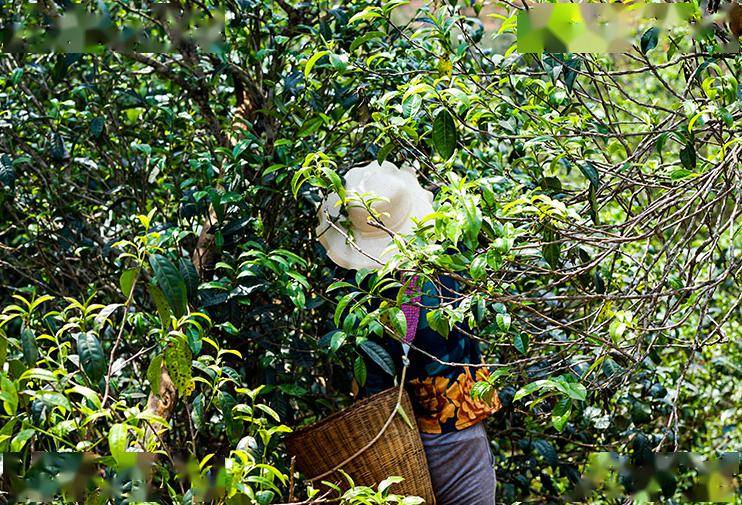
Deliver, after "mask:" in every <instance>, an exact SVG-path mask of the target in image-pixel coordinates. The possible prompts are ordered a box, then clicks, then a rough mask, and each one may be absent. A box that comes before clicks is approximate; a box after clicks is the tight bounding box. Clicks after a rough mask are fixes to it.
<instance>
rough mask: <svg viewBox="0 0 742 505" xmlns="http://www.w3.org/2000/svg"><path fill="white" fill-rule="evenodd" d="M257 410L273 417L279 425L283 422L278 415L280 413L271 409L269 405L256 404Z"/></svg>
mask: <svg viewBox="0 0 742 505" xmlns="http://www.w3.org/2000/svg"><path fill="white" fill-rule="evenodd" d="M255 408H256V409H258V410H262V411H263V412H265V413H266V414H268V415H269V416H271V417H272V418H273V420H274V421H276V422H277V423H280V422H281V417H280V416H279V415H278V413H277V412H276V411H275V410H273V409H272V408H270V407H269V406H268V405H266V404H264V403H257V404H255Z"/></svg>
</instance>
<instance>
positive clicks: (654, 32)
mask: <svg viewBox="0 0 742 505" xmlns="http://www.w3.org/2000/svg"><path fill="white" fill-rule="evenodd" d="M659 34H660V29H659V28H657V27H652V28H650V29H649V30H647V31H646V32H644V35H642V38H641V41H640V44H641V50H642V53H644V54H647V52H648V51H651V50H652V49H654V48H655V47H657V41H658V39H659Z"/></svg>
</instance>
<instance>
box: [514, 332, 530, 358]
mask: <svg viewBox="0 0 742 505" xmlns="http://www.w3.org/2000/svg"><path fill="white" fill-rule="evenodd" d="M528 340H529V338H528V334H526V333H516V334H515V336H514V337H513V347H515V348H516V349H517V350H518V352H519V353H521V354H525V353H527V352H528Z"/></svg>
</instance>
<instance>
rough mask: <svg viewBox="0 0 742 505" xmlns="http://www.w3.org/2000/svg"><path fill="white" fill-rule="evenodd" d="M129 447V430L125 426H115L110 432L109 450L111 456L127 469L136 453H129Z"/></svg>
mask: <svg viewBox="0 0 742 505" xmlns="http://www.w3.org/2000/svg"><path fill="white" fill-rule="evenodd" d="M128 446H129V428H128V427H127V426H126V425H125V424H114V425H113V426H111V429H110V430H108V448H109V450H110V451H111V456H113V459H114V460H116V463H117V464H118V465H119V466H123V467H127V466H129V464H130V463H131V456H134V457H136V453H133V452H132V453H127V452H126V449H127V448H128Z"/></svg>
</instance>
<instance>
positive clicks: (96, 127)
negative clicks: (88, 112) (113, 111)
mask: <svg viewBox="0 0 742 505" xmlns="http://www.w3.org/2000/svg"><path fill="white" fill-rule="evenodd" d="M105 126H106V120H105V119H104V118H102V117H100V116H98V117H94V118H93V120H92V121H90V135H92V136H93V138H96V139H97V138H100V136H101V135H102V134H103V129H104V128H105Z"/></svg>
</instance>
